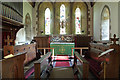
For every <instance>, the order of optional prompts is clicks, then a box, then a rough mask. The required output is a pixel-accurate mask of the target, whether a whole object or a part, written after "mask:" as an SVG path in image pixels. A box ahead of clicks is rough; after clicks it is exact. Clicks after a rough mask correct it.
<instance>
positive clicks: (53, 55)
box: [37, 48, 54, 57]
mask: <svg viewBox="0 0 120 80" xmlns="http://www.w3.org/2000/svg"><path fill="white" fill-rule="evenodd" d="M37 49H43V50H44V55H45V54H46V50H47V49H48V50H50V49H52V56H53V57H54V48H37Z"/></svg>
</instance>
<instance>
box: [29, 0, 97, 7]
mask: <svg viewBox="0 0 120 80" xmlns="http://www.w3.org/2000/svg"><path fill="white" fill-rule="evenodd" d="M44 1H45V0H28V2H29V4H30V5H31V6H32V7H33V8H34V7H35V4H36V2H44ZM46 1H51V2H59V1H60V2H62V1H66V0H46ZM68 1H70V2H76V1H77V2H79V1H81V2H85V3H86V2H87V3H90V6H91V7H93V6H94V4H95V0H68Z"/></svg>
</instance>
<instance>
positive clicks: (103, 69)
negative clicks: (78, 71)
mask: <svg viewBox="0 0 120 80" xmlns="http://www.w3.org/2000/svg"><path fill="white" fill-rule="evenodd" d="M114 38H115V37H114ZM112 49H113V50H114V51H112ZM119 49H120V46H119V45H118V44H116V43H114V44H102V43H90V46H89V53H88V54H87V57H85V58H86V60H88V62H89V67H90V70H91V71H92V72H93V73H94V74H95V75H96V77H97V78H100V79H103V78H114V79H118V78H119V65H120V64H119V59H120V54H119V51H120V50H119ZM106 50H107V51H111V52H107V51H106ZM105 52H106V53H105ZM103 53H105V54H103Z"/></svg>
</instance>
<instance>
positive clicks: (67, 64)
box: [55, 61, 70, 67]
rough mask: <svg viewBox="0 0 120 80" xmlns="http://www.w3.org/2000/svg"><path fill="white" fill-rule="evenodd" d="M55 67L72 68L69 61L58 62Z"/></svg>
mask: <svg viewBox="0 0 120 80" xmlns="http://www.w3.org/2000/svg"><path fill="white" fill-rule="evenodd" d="M55 67H70V64H69V61H61V62H59V61H56V64H55Z"/></svg>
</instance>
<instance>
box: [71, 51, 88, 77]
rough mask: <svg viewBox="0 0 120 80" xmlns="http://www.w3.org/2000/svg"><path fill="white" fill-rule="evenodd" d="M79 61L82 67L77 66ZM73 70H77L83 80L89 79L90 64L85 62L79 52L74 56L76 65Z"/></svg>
mask: <svg viewBox="0 0 120 80" xmlns="http://www.w3.org/2000/svg"><path fill="white" fill-rule="evenodd" d="M77 59H78V60H79V61H80V62H81V63H82V65H81V66H78V65H77ZM73 68H77V71H78V73H79V74H80V76H81V77H82V78H83V79H87V78H88V74H89V63H88V61H87V60H85V59H84V58H83V57H82V56H81V55H80V54H79V53H78V52H75V54H74V65H73Z"/></svg>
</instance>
